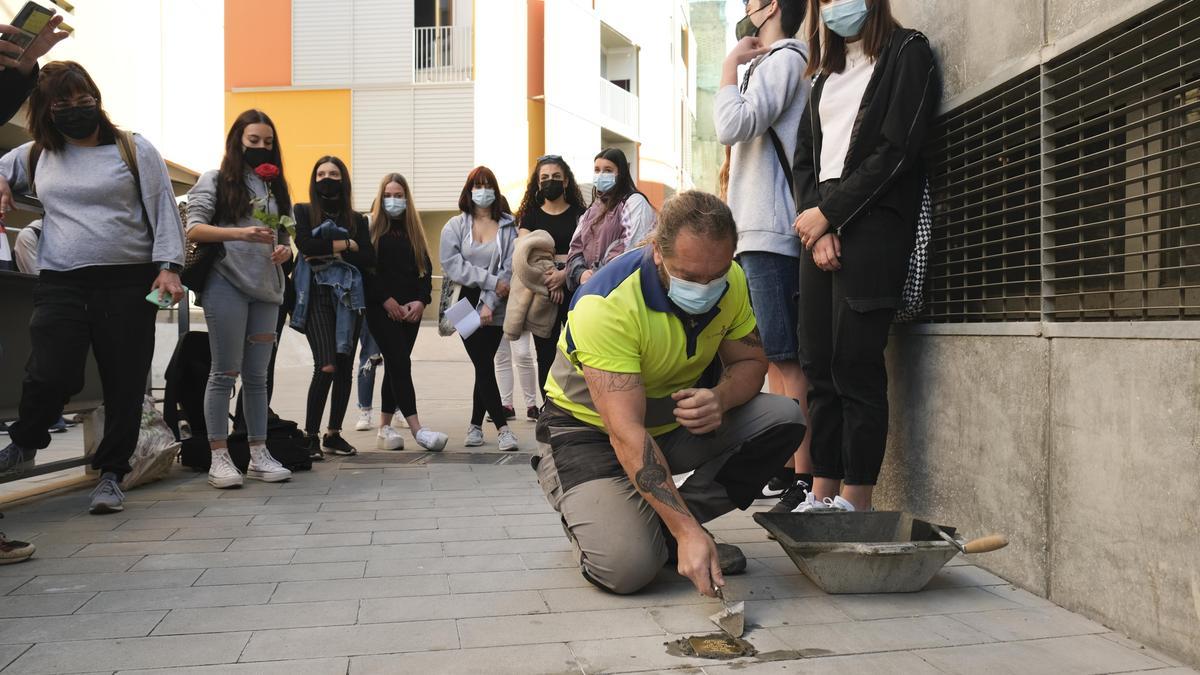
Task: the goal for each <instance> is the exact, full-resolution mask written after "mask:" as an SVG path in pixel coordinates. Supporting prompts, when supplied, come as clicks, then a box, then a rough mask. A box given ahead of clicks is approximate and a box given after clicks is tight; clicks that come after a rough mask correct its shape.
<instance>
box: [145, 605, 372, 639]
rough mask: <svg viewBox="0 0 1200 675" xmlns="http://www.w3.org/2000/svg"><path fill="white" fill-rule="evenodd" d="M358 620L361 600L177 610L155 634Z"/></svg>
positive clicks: (159, 626) (335, 624)
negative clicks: (359, 601)
mask: <svg viewBox="0 0 1200 675" xmlns="http://www.w3.org/2000/svg"><path fill="white" fill-rule="evenodd" d="M357 620H358V601H357V600H331V601H327V602H300V603H294V604H281V605H243V606H241V607H206V608H193V609H173V610H171V612H170V613H168V614H167V616H166V618H165V619H163V620H162V623H160V624H159V625H158V627H157V628H155V629H154V635H181V634H185V633H223V632H229V631H242V630H250V631H261V630H269V629H277V628H310V627H315V626H345V625H350V624H353V623H355V622H356V621H357Z"/></svg>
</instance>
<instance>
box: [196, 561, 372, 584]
mask: <svg viewBox="0 0 1200 675" xmlns="http://www.w3.org/2000/svg"><path fill="white" fill-rule="evenodd" d="M365 567H366V563H363V562H338V563H312V564H303V565H259V566H255V567H223V568H219V569H210V570H207V571H205V572H204V574H202V575H200V578H199V579H198V580H197V581H196V585H197V586H224V585H228V584H254V583H268V582H274V581H318V580H323V579H357V578H362V576H363V569H364V568H365Z"/></svg>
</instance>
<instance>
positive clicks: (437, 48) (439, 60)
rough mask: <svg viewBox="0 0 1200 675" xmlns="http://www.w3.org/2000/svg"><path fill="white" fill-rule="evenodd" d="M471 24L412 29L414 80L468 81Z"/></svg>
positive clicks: (469, 77)
mask: <svg viewBox="0 0 1200 675" xmlns="http://www.w3.org/2000/svg"><path fill="white" fill-rule="evenodd" d="M471 77H472V73H471V27H470V26H442V27H440V28H414V29H413V82H469V81H470V80H471Z"/></svg>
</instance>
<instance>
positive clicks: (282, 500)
mask: <svg viewBox="0 0 1200 675" xmlns="http://www.w3.org/2000/svg"><path fill="white" fill-rule="evenodd" d="M378 500H379V491H378V490H370V491H364V492H340V493H338V494H329V495H297V496H291V495H276V496H274V497H271V498H269V499H268V500H267V505H269V506H282V505H290V504H329V503H333V502H354V503H356V504H358V503H367V502H372V501H378Z"/></svg>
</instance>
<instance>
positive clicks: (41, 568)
mask: <svg viewBox="0 0 1200 675" xmlns="http://www.w3.org/2000/svg"><path fill="white" fill-rule="evenodd" d="M38 553H40V551H39V552H38ZM38 553H34V556H33V557H32V558H30V559H29V560H26V561H25V562H23V563H18V564H13V565H0V579H3V578H6V577H36V576H39V575H43V574H81V573H84V572H124V571H125V570H127V569H129V568H131V567H132V566H133V565H134V564H135V563H137V562H138V561H139V560H141V559H142V557H141V556H136V555H131V556H123V557H122V556H114V557H111V558H43V557H41V556H40V555H38Z"/></svg>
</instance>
